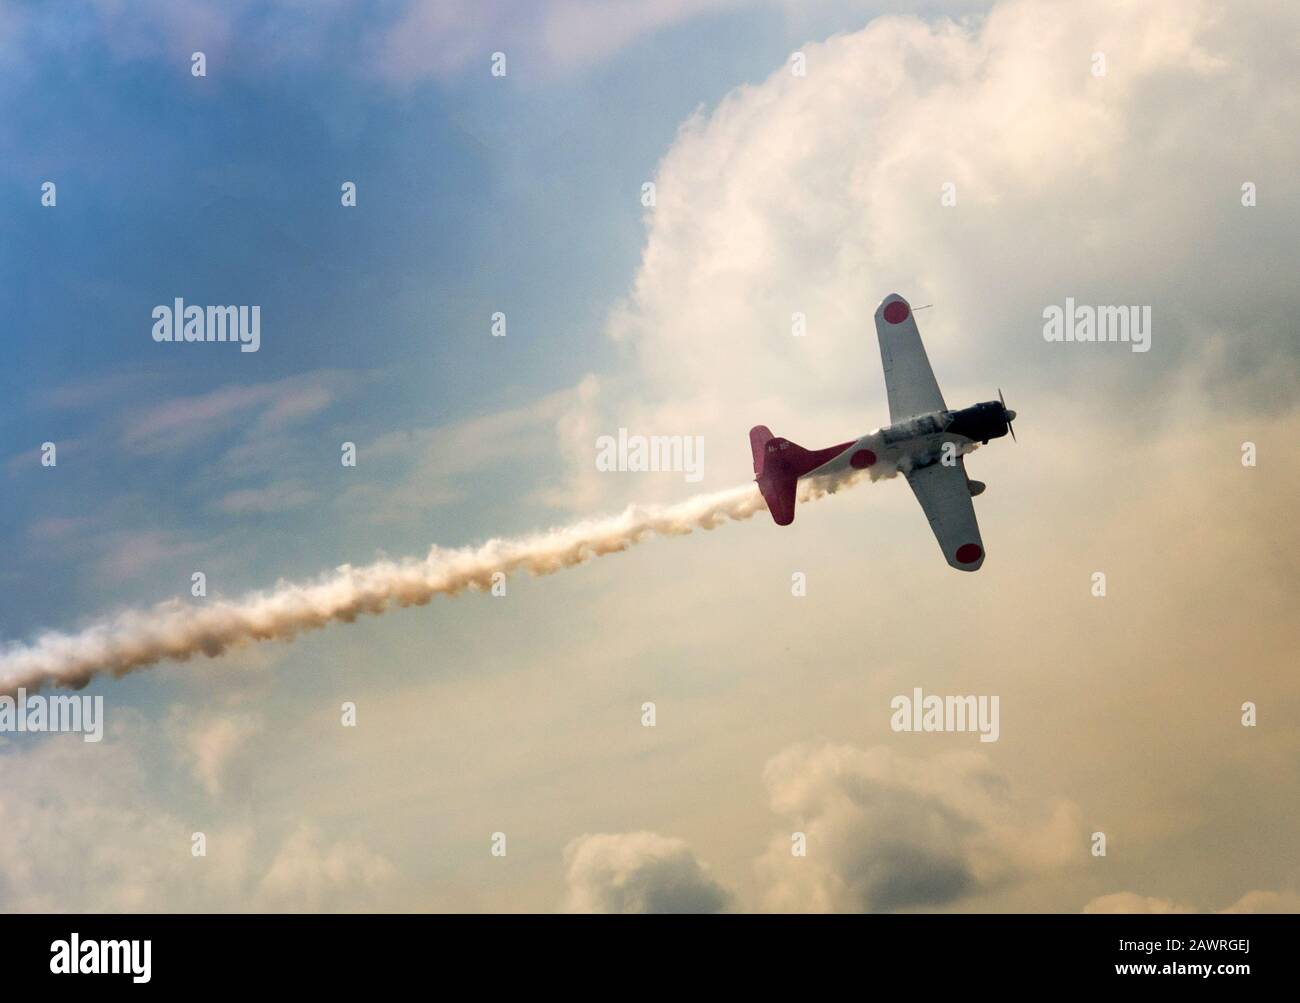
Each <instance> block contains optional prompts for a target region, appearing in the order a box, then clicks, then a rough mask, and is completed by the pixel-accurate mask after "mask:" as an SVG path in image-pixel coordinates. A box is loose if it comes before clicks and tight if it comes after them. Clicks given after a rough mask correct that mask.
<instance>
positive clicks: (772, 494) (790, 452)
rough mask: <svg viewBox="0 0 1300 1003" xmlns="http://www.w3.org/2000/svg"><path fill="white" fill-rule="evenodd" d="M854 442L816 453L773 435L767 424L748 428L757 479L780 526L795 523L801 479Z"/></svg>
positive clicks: (768, 507) (759, 488)
mask: <svg viewBox="0 0 1300 1003" xmlns="http://www.w3.org/2000/svg"><path fill="white" fill-rule="evenodd" d="M851 445H852V443H849V442H845V443H841V444H840V445H838V446H831V447H829V448H828V449H818V450H816V451H815V452H814V451H812V450H808V449H804V448H803V446H800V445H798V444H797V443H793V442H791V441H790V440H789V439H781V438H778V437H776V436H774V435H772V431H771V429H769V428H768V427H767V426H766V425H755V426H754V427H753V428H751V429H750V430H749V446H750V449H752V450H753V452H754V480H756V481H758V490H759V491H761V492H762V493H763V500H764V501H766V502H767V510H768V511H769V512H771V513H772V518H773V519H774V520H775V521H776V524H777V525H778V526H788V525H790V523H792V522H794V496H795V488H796V486H797V484H798V482H799V478H800V477H802V476H803V475H804V474H807V473H810V472H811V471H813V470H816V469H817V468H818V467H820V466H821V465H822V464H824V463H827V462H829V461H830V460H833V459H834V458H835V457H837V456H839V455H840V453H842V452H844V450H845V449H847V448H848V447H849V446H851Z"/></svg>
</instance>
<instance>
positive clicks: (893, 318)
mask: <svg viewBox="0 0 1300 1003" xmlns="http://www.w3.org/2000/svg"><path fill="white" fill-rule="evenodd" d="M911 312H912V311H911V310H909V309H908V308H907V304H906V303H904V302H903V301H902V300H894V302H892V303H890V304H889V306H887V307H885V320H887V321H889V323H891V324H901V323H903V321H905V320H907V317H908V314H910V313H911Z"/></svg>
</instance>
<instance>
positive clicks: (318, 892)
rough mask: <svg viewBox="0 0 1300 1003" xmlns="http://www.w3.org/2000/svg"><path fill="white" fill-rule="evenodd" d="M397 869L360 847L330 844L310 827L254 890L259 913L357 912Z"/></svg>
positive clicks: (302, 829) (282, 853)
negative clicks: (256, 895) (256, 890)
mask: <svg viewBox="0 0 1300 1003" xmlns="http://www.w3.org/2000/svg"><path fill="white" fill-rule="evenodd" d="M395 875H396V869H395V868H394V867H393V865H392V864H391V863H390V862H389V861H388V860H387V858H385V857H383V856H380V855H379V854H377V853H374V852H373V851H371V850H370V849H369V848H368V847H367V846H366V845H365V844H364V843H361V842H358V841H343V842H337V843H329V842H327V841H325V840H324V839H323V838H322V836H321V833H320V831H319V830H318V829H317V828H316V827H315V826H313V825H311V824H310V823H303V824H302V825H301V826H299V827H298V829H297V830H296V831H294V832H293V833H292V834H291V835H290V836H289V837H288V839H286V840H285V842H284V845H283V846H281V848H280V851H279V853H277V854H276V856H275V859H274V860H273V861H272V862H271V866H270V867H269V868H268V870H267V872H266V875H265V876H264V877H263V878H262V881H261V884H260V886H259V887H258V893H257V894H258V898H257V902H258V907H259V908H261V909H266V910H268V911H271V912H322V911H329V912H337V911H342V910H347V909H349V908H356V906H357V903H358V902H364V901H366V898H367V897H368V896H369V894H370V893H371V892H372V890H373V889H374V888H375V887H377V886H382V885H385V884H387V883H388V882H390V881H391V880H392V879H393V877H394V876H395Z"/></svg>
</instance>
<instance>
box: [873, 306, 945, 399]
mask: <svg viewBox="0 0 1300 1003" xmlns="http://www.w3.org/2000/svg"><path fill="white" fill-rule="evenodd" d="M876 334H877V335H879V337H880V361H881V362H882V363H884V366H885V391H886V393H888V395H889V420H890V421H891V422H899V421H902V420H904V419H905V418H915V417H916V416H917V415H918V414H926V413H928V412H930V411H943V410H946V409H947V405H946V404H944V402H943V394H941V393H940V392H939V384H938V383H937V382H936V381H935V378H934V370H933V369H931V368H930V360H929V358H928V357H927V356H926V354H925V346H924V345H922V344H921V332H920V331H918V330H917V328H916V318H915V317H914V316H913V315H912V308H911V307H910V306H909V305H908V303H907V300H905V299H903V297H901V296H899V295H898V293H890V294H889V295H888V296H886V297H885V299H884V301H883V302H882V303H881V304H880V306H879V307H877V308H876Z"/></svg>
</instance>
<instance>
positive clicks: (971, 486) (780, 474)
mask: <svg viewBox="0 0 1300 1003" xmlns="http://www.w3.org/2000/svg"><path fill="white" fill-rule="evenodd" d="M876 333H877V334H878V335H879V336H880V358H881V361H882V362H883V363H884V367H885V391H886V393H887V394H888V396H889V421H890V424H889V425H887V426H886V427H885V428H882V429H878V430H877V431H875V432H868V433H867V434H866V435H864V436H862V437H861V438H860V439H855V440H854V441H852V442H841V443H840V444H839V445H838V446H830V447H828V448H826V449H818V450H808V449H804V448H803V447H802V446H799V445H796V444H795V443H793V442H791V441H790V440H789V439H780V438H777V437H775V436H773V435H772V433H771V431H769V429H768V428H767V426H766V425H755V426H754V427H753V428H751V429H750V430H749V444H750V447H751V448H752V449H753V451H754V479H755V480H756V481H758V488H759V490H760V491H762V493H763V498H764V500H765V501H766V502H767V508H768V511H769V512H771V513H772V518H773V519H774V520H776V524H777V525H778V526H788V525H790V523H792V522H794V504H795V486H796V484H797V483H798V482H799V480H800V479H801V478H804V477H824V476H827V475H832V474H838V473H841V472H843V471H846V470H850V469H856V470H866V469H869V468H870V467H872V466H874V465H875V464H877V463H881V462H884V463H887V464H890V465H891V466H893V467H897V469H899V470H901V471H902V472H903V474H904V476H906V477H907V483H908V484H910V485H911V486H912V492H913V493H914V494H915V495H916V500H917V501H919V502H920V503H921V508H922V509H924V510H925V516H926V518H927V519H929V520H930V528H931V529H932V530H934V535H935V538H936V539H937V540H938V541H939V549H940V550H942V551H943V556H944V558H945V559H946V560H947V561H948V563H949V564H951V565H952V566H953V567H954V568H956V569H957V570H958V571H978V570H979V568H980V565H982V564H983V563H984V541H983V540H981V539H980V528H979V523H977V522H976V521H975V506H974V504H973V503H972V502H971V498H972V497H973V496H974V495H977V494H979V493H980V492H982V491H983V490H984V485H983V484H982V483H981V482H979V481H972V480H971V479H970V478H969V477H967V476H966V465H965V461H964V457H963V455H962V452H963V450H964V449H967V448H969V447H970V446H971V445H972V444H973V443H976V442H982V443H986V444H987V443H988V441H989V440H990V439H998V438H1001V437H1002V436H1004V435H1006V434H1007V433H1008V432H1010V433H1011V437H1012V438H1013V439H1014V438H1015V437H1016V433H1015V431H1014V430H1013V429H1012V428H1011V423H1012V422H1013V421H1014V420H1015V417H1016V413H1015V412H1014V411H1012V410H1010V409H1009V408H1008V407H1007V405H1006V401H1004V400H1003V399H1002V391H1001V390H999V391H998V399H997V400H995V401H985V402H984V403H983V404H975V405H972V406H971V407H968V408H964V409H963V410H961V411H950V410H948V406H947V405H946V404H945V403H944V402H943V394H941V393H940V392H939V384H938V383H937V382H935V378H934V370H933V369H931V368H930V360H929V359H928V358H927V357H926V354H925V346H924V345H922V344H921V332H920V331H918V330H917V328H916V319H915V317H913V315H912V308H911V306H909V305H908V302H907V300H905V299H903V297H901V296H899V295H898V294H897V293H891V294H890V295H889V296H886V297H885V299H884V301H883V302H882V303H881V304H880V306H879V307H877V308H876ZM947 443H951V444H952V445H951V446H948V447H947V448H945V444H947Z"/></svg>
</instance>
